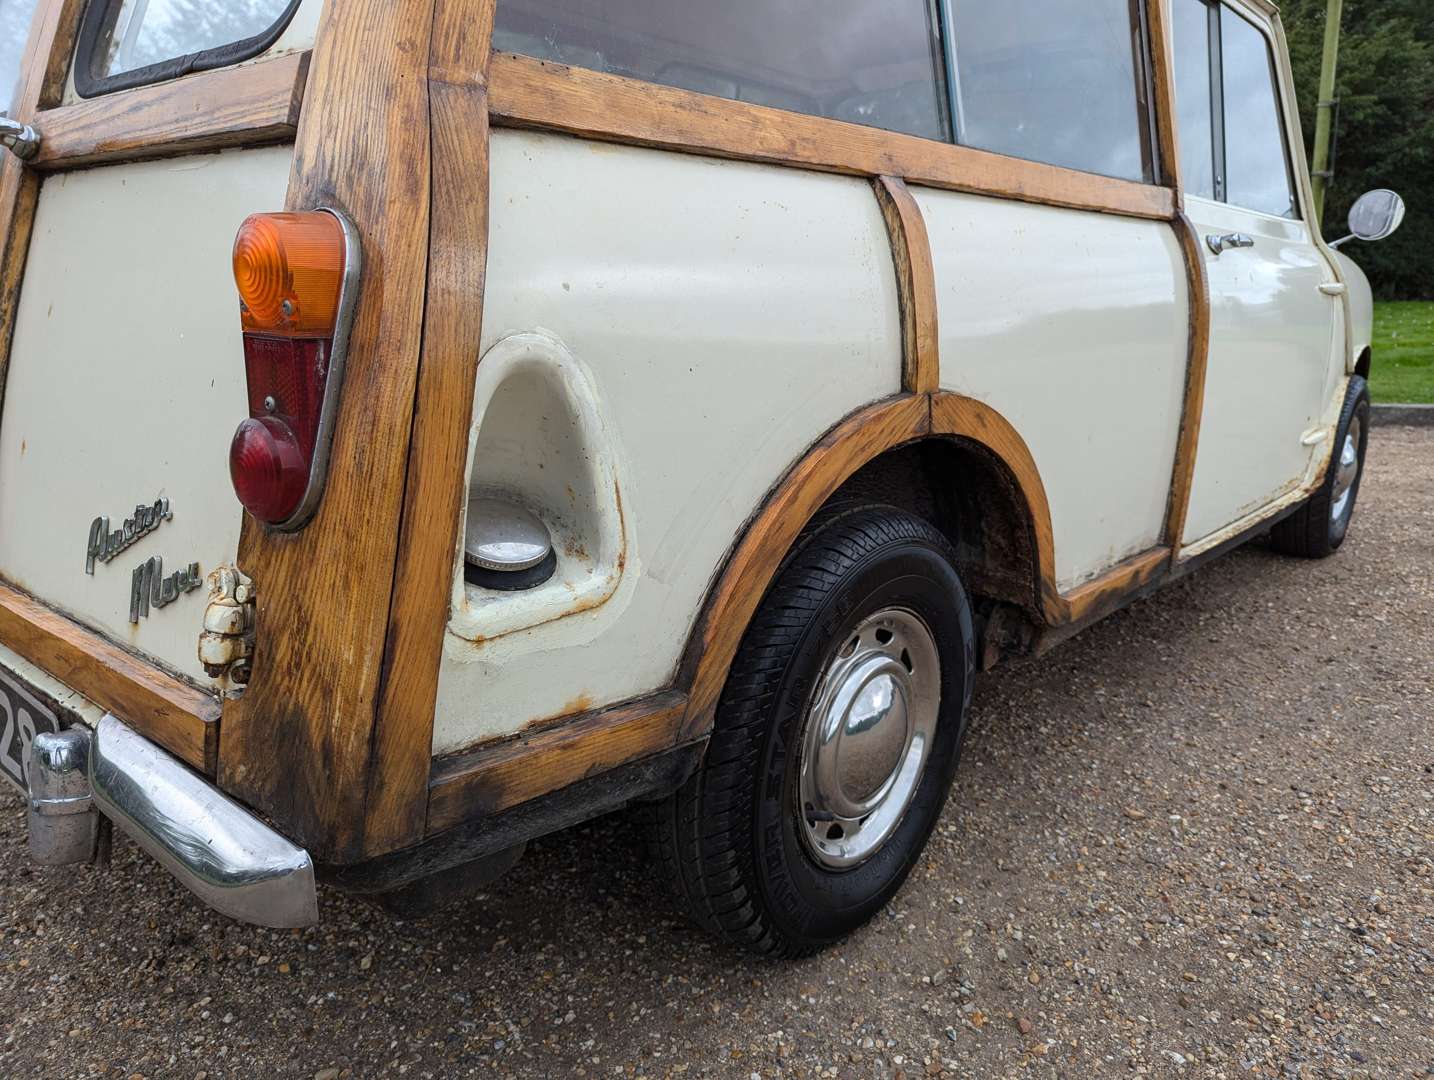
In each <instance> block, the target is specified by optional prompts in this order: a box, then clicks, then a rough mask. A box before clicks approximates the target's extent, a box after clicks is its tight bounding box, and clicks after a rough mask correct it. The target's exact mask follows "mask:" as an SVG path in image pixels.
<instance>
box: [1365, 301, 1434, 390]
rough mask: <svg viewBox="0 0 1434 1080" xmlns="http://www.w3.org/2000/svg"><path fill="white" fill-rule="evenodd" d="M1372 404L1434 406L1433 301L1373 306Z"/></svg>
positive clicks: (1370, 380) (1370, 387) (1400, 302)
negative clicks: (1412, 403)
mask: <svg viewBox="0 0 1434 1080" xmlns="http://www.w3.org/2000/svg"><path fill="white" fill-rule="evenodd" d="M1369 375H1370V378H1369V383H1370V386H1369V392H1370V395H1371V396H1372V397H1373V398H1374V400H1375V401H1380V402H1396V403H1409V402H1415V403H1423V404H1434V301H1427V300H1426V301H1419V300H1410V301H1399V302H1392V301H1391V302H1389V303H1378V304H1375V305H1374V362H1373V365H1372V366H1371V368H1370V372H1369Z"/></svg>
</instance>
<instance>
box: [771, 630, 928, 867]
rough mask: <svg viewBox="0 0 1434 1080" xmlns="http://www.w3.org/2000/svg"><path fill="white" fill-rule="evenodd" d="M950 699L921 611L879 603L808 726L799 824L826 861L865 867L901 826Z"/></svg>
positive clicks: (854, 636) (834, 670)
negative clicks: (942, 709)
mask: <svg viewBox="0 0 1434 1080" xmlns="http://www.w3.org/2000/svg"><path fill="white" fill-rule="evenodd" d="M940 702H941V660H940V655H939V654H938V653H937V651H936V640H935V639H934V638H933V637H932V635H931V631H930V630H929V629H928V628H927V626H926V624H925V623H924V622H923V621H922V620H921V618H920V617H919V616H917V615H916V614H914V613H913V612H910V611H907V610H906V609H904V608H887V609H885V610H882V611H878V612H877V613H876V614H874V615H870V616H868V617H867V618H866V619H864V620H862V622H861V624H860V625H859V626H857V627H856V629H854V630H853V631H852V632H851V633H850V634H848V635H847V637H846V638H844V639H843V641H842V643H841V645H840V646H838V648H837V649H836V651H835V652H834V653H833V655H832V657H831V658H830V660H828V662H827V666H826V670H825V671H824V672H823V673H822V677H821V680H820V681H819V682H818V683H817V687H816V690H815V691H814V693H813V695H812V704H811V706H810V708H809V709H808V711H807V716H806V721H805V724H804V726H803V729H802V741H801V758H800V762H799V764H800V769H801V772H800V780H799V783H798V795H799V798H800V799H801V806H800V808H799V811H798V812H799V813H800V815H801V829H800V830H799V831H800V832H801V835H802V839H803V841H804V842H805V844H806V846H807V850H808V851H809V852H810V854H811V855H812V857H813V858H814V859H816V861H817V862H818V863H820V864H822V865H823V866H827V867H830V868H832V869H835V870H846V869H849V868H851V867H854V866H857V865H860V864H861V863H863V862H865V861H866V860H867V859H869V858H871V856H872V855H874V854H875V853H876V852H877V850H878V849H879V848H880V847H881V845H882V844H884V843H885V842H886V841H887V839H888V838H889V837H890V836H891V834H892V833H893V832H895V831H896V827H897V826H898V825H900V824H901V819H902V817H903V816H905V814H906V808H907V807H908V806H909V805H910V804H911V800H912V798H913V796H915V794H916V790H917V788H918V787H920V786H921V776H922V773H923V771H924V770H925V767H926V759H927V757H928V756H929V755H930V752H931V744H932V742H933V740H934V739H935V737H936V717H937V711H938V707H939V705H940Z"/></svg>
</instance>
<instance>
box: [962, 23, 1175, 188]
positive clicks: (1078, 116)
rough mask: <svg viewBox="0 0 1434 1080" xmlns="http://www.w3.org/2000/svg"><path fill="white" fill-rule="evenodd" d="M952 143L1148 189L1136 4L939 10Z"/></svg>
mask: <svg viewBox="0 0 1434 1080" xmlns="http://www.w3.org/2000/svg"><path fill="white" fill-rule="evenodd" d="M948 2H949V4H950V15H949V19H950V28H949V35H950V38H951V40H952V41H953V42H954V43H955V69H956V74H955V80H954V82H955V89H956V93H955V95H954V96H955V100H956V105H955V110H956V139H957V141H958V142H960V143H962V144H963V145H966V146H974V147H977V148H978V149H981V150H993V151H995V152H996V153H999V154H1008V155H1010V156H1012V157H1019V158H1028V159H1030V160H1033V161H1044V162H1046V163H1048V164H1051V165H1064V166H1066V167H1068V168H1071V169H1080V170H1082V171H1083V172H1093V173H1101V174H1102V175H1105V176H1113V177H1119V178H1121V179H1125V180H1147V181H1148V180H1150V179H1152V176H1153V173H1154V169H1153V165H1152V163H1153V159H1154V149H1153V145H1152V141H1151V123H1150V104H1149V94H1148V88H1147V87H1148V84H1147V76H1146V72H1145V64H1144V56H1145V43H1144V32H1143V28H1142V11H1141V8H1142V4H1141V0H1079V2H1072V0H948Z"/></svg>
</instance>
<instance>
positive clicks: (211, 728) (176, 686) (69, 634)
mask: <svg viewBox="0 0 1434 1080" xmlns="http://www.w3.org/2000/svg"><path fill="white" fill-rule="evenodd" d="M0 641H3V642H4V643H5V644H6V646H8V647H9V648H11V649H13V650H14V651H15V652H17V653H19V654H20V655H21V656H23V657H24V658H25V659H26V660H28V661H30V663H32V664H34V665H35V666H36V667H39V668H42V669H44V670H45V671H46V672H48V673H49V674H50V675H52V676H54V677H55V678H56V679H59V680H60V682H62V683H64V684H65V685H66V686H68V687H70V688H71V689H73V690H76V691H78V692H79V693H80V694H82V695H83V696H85V697H87V698H89V699H90V700H91V701H93V702H94V703H95V704H96V705H98V706H100V708H102V709H107V710H108V711H110V712H112V713H114V714H115V715H116V716H117V717H119V718H120V719H121V720H123V721H124V722H125V723H126V724H128V725H129V726H130V727H132V728H134V729H135V730H136V731H137V732H139V733H140V734H141V735H143V736H144V737H145V738H147V739H152V740H154V741H155V742H157V743H158V744H159V745H160V746H162V747H164V748H165V749H166V750H168V751H169V752H170V753H172V754H174V755H175V756H176V757H178V758H179V759H180V760H181V761H183V762H185V763H186V764H188V765H192V766H193V767H194V768H196V769H200V770H202V771H203V772H205V773H209V774H213V772H214V768H215V764H216V761H215V759H216V755H217V753H218V749H219V702H218V701H217V700H215V699H214V698H213V697H211V696H210V695H209V694H206V693H204V692H203V691H202V690H197V689H195V688H194V687H192V686H190V685H189V684H187V683H183V682H180V681H179V680H178V679H176V678H174V677H173V676H170V675H166V674H165V673H164V672H163V671H161V670H159V669H158V668H156V667H154V666H153V665H151V664H148V663H146V662H145V661H143V660H141V659H139V658H138V657H135V656H131V655H130V654H129V653H127V652H125V651H124V650H123V649H121V648H119V647H118V646H116V645H114V644H113V643H112V642H110V641H108V640H106V639H105V638H103V637H101V636H100V635H99V634H97V633H95V632H94V631H93V630H88V629H86V628H85V627H83V626H80V625H79V624H78V623H75V622H72V621H71V620H69V619H67V618H65V617H64V616H63V615H59V614H56V613H55V612H53V611H51V610H50V609H49V608H47V607H45V606H44V605H43V604H41V603H39V602H38V601H36V600H33V599H31V598H30V597H28V596H26V595H25V594H24V593H22V592H20V591H19V590H18V589H14V588H12V587H11V586H9V585H3V584H0Z"/></svg>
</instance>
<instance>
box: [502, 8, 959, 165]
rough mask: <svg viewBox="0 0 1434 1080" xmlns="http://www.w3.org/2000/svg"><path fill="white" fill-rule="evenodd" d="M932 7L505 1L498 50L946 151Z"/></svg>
mask: <svg viewBox="0 0 1434 1080" xmlns="http://www.w3.org/2000/svg"><path fill="white" fill-rule="evenodd" d="M936 26H937V24H936V16H935V11H934V8H933V4H932V0H883V2H881V3H872V2H871V0H499V3H498V12H497V23H496V26H495V29H494V33H493V45H494V47H495V48H497V49H500V50H502V51H505V52H516V53H524V54H526V55H528V56H536V57H539V58H541V59H544V60H555V61H558V62H559V63H563V64H569V65H572V66H574V67H583V68H591V69H592V70H594V71H602V72H607V73H610V74H613V75H622V76H626V77H628V78H634V79H641V80H643V81H645V82H653V83H662V84H663V85H666V86H676V87H680V88H682V89H685V90H694V91H697V92H698V93H702V94H711V95H713V96H715V97H724V98H731V99H732V100H734V101H746V102H750V103H752V104H754V105H768V106H771V107H773V108H778V109H786V110H788V111H790V112H801V113H810V114H811V115H814V116H824V117H829V118H831V119H834V120H846V121H850V122H852V123H857V124H867V125H869V126H871V127H879V128H886V129H888V130H890V131H900V132H905V133H906V134H908V135H919V136H923V137H925V138H929V139H947V138H949V134H950V127H949V124H948V121H947V117H946V105H945V101H946V87H945V81H944V75H943V72H944V63H943V62H942V60H941V47H940V35H939V34H938V33H937V29H936Z"/></svg>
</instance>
